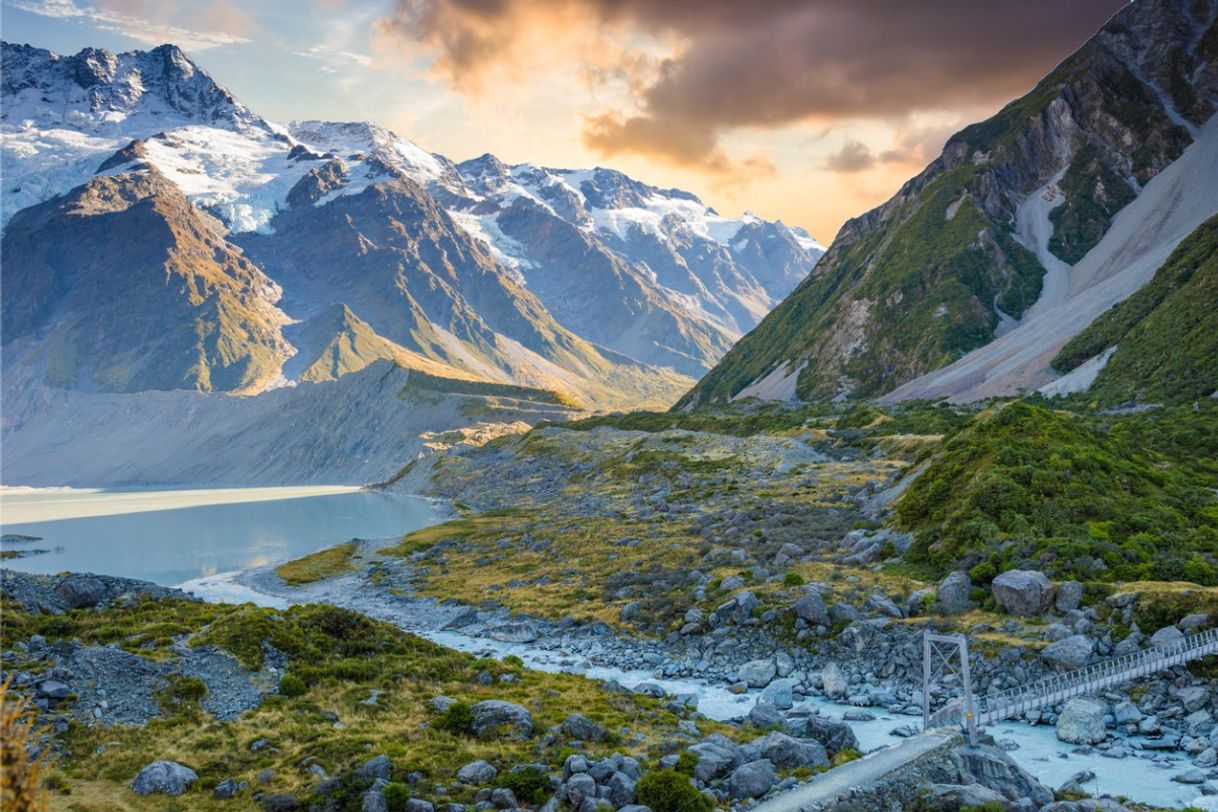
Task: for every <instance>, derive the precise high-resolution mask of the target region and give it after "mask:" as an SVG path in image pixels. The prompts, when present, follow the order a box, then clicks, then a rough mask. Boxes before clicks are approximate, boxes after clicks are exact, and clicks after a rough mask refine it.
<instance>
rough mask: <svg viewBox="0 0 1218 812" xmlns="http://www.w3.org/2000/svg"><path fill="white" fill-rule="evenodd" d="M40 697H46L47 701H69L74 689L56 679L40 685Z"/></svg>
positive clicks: (45, 681)
mask: <svg viewBox="0 0 1218 812" xmlns="http://www.w3.org/2000/svg"><path fill="white" fill-rule="evenodd" d="M38 695H39V696H45V697H46V698H47V699H54V700H56V701H58V700H60V699H67V698H68V697H69V696H71V695H72V689H71V688H69V687H68V686H67V685H66V684H65V683H62V682H60V681H59V680H55V679H47V680H43V681H42V682H40V683H38Z"/></svg>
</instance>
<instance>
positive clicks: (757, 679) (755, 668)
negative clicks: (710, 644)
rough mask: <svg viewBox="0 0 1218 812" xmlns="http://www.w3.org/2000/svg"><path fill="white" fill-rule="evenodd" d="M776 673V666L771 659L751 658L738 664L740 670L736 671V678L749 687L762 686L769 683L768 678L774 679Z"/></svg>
mask: <svg viewBox="0 0 1218 812" xmlns="http://www.w3.org/2000/svg"><path fill="white" fill-rule="evenodd" d="M777 673H778V667H777V666H776V665H775V664H774V661H773V660H772V659H769V660H752V661H750V662H747V663H745V664H744V665H742V666H740V670H738V671H737V672H736V679H737V680H739V681H740V682H743V683H746V684H748V686H749V687H750V688H764V687H766V686H767V685H769V684H770V680H772V679H774V676H775V675H776V674H777Z"/></svg>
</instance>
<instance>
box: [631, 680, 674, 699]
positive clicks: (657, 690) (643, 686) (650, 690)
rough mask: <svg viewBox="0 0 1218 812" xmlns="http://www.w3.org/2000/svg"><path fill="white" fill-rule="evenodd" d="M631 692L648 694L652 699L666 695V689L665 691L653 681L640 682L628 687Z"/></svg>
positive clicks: (642, 694)
mask: <svg viewBox="0 0 1218 812" xmlns="http://www.w3.org/2000/svg"><path fill="white" fill-rule="evenodd" d="M630 690H631V691H632V692H633V693H636V694H639V695H641V696H650V697H651V698H653V699H663V698H664V697H666V696H668V691H665V690H664V689H663V688H662V687H661V686H659V685H656V684H655V683H654V682H640V683H639V684H638V685H636V686H634V687H633V688H631V689H630Z"/></svg>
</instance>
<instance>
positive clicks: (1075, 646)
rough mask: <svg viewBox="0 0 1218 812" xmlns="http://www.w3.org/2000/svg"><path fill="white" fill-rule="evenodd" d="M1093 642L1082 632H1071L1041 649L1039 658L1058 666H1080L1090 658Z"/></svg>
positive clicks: (1093, 647) (1093, 646) (1093, 648)
mask: <svg viewBox="0 0 1218 812" xmlns="http://www.w3.org/2000/svg"><path fill="white" fill-rule="evenodd" d="M1094 650H1095V643H1094V642H1093V641H1092V639H1091V638H1090V637H1087V636H1086V635H1084V634H1073V635H1070V636H1069V637H1067V638H1065V639H1062V640H1058V641H1057V642H1056V643H1052V644H1050V645H1048V646H1046V647H1045V648H1043V649H1041V652H1040V658H1041V659H1042V660H1044V661H1045V662H1047V663H1049V664H1050V665H1055V666H1057V667H1058V668H1068V669H1074V668H1082V667H1083V666H1084V665H1086V664H1087V662H1088V661H1089V660H1090V659H1091V653H1092V652H1093V651H1094Z"/></svg>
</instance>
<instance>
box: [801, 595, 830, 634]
mask: <svg viewBox="0 0 1218 812" xmlns="http://www.w3.org/2000/svg"><path fill="white" fill-rule="evenodd" d="M791 608H792V609H794V610H795V616H796V617H799V618H802V619H803V620H804V621H805V622H806V623H809V624H811V625H813V626H831V625H833V621H832V620H830V618H829V609H828V607H826V606H825V599H824V598H822V597H821V596H820V593H819V592H813V591H808V592H805V593H804V595H803V597H802V598H800V599H799V600H797V601H795V605H794V606H793V607H791Z"/></svg>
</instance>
